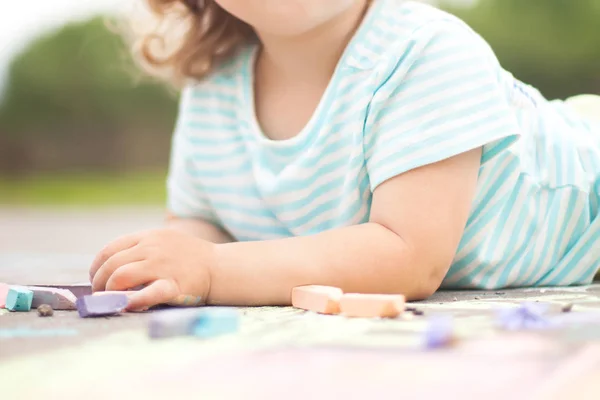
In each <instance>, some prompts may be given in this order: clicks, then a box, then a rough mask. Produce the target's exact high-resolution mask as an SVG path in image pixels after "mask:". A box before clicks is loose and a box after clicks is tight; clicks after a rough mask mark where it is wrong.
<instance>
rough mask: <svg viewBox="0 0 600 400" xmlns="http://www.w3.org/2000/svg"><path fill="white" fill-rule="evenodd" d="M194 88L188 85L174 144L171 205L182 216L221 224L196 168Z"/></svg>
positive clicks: (168, 189)
mask: <svg viewBox="0 0 600 400" xmlns="http://www.w3.org/2000/svg"><path fill="white" fill-rule="evenodd" d="M190 101H191V89H184V91H183V93H182V95H181V100H180V104H179V114H178V117H177V123H176V126H175V132H174V134H173V139H172V145H171V159H170V165H169V174H168V177H167V208H168V210H169V211H170V212H171V213H172V214H173V215H175V216H177V217H180V218H199V219H203V220H205V221H208V222H211V223H213V224H215V225H219V222H218V218H217V216H216V215H215V213H214V210H213V208H212V207H211V206H210V204H209V203H208V201H207V200H206V197H205V195H204V193H203V192H202V190H201V187H200V185H199V184H198V183H197V182H196V178H195V176H194V172H193V146H191V143H190V133H189V125H188V123H187V119H188V117H187V113H188V110H189V109H190Z"/></svg>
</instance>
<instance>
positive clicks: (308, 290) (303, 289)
mask: <svg viewBox="0 0 600 400" xmlns="http://www.w3.org/2000/svg"><path fill="white" fill-rule="evenodd" d="M343 294H344V293H343V292H342V289H339V288H336V287H331V286H317V285H310V286H299V287H295V288H294V289H292V305H293V306H294V307H296V308H301V309H303V310H308V311H314V312H318V313H321V314H338V313H339V312H340V298H341V297H342V295H343Z"/></svg>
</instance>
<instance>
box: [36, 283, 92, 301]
mask: <svg viewBox="0 0 600 400" xmlns="http://www.w3.org/2000/svg"><path fill="white" fill-rule="evenodd" d="M27 287H40V288H47V289H62V290H68V291H69V292H71V293H73V295H74V296H75V298H80V297H83V296H89V295H91V294H92V286H91V285H90V284H89V283H75V284H71V285H27Z"/></svg>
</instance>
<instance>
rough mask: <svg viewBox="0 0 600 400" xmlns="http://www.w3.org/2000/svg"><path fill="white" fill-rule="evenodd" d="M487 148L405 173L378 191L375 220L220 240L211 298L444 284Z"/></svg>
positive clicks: (424, 291) (250, 299) (408, 290)
mask: <svg viewBox="0 0 600 400" xmlns="http://www.w3.org/2000/svg"><path fill="white" fill-rule="evenodd" d="M480 156H481V150H480V149H477V150H473V151H470V152H468V153H465V154H461V155H459V156H456V157H453V158H451V159H448V160H445V161H441V162H438V163H436V164H432V165H428V166H425V167H421V168H418V169H415V170H412V171H409V172H407V173H405V174H402V175H399V176H397V177H395V178H392V179H390V180H388V181H387V182H385V183H383V184H382V185H380V186H379V187H378V188H377V189H376V190H375V193H374V197H373V205H372V211H371V218H370V222H369V223H366V224H363V225H358V226H352V227H347V228H340V229H335V230H332V231H329V232H324V233H322V234H318V235H314V236H306V237H298V238H290V239H283V240H272V241H264V242H248V243H231V244H223V245H219V246H217V250H216V252H217V253H216V255H217V257H216V260H217V261H216V263H217V264H216V265H215V266H214V267H213V268H212V269H211V285H210V287H211V289H210V294H209V298H208V301H209V302H210V303H212V304H234V305H265V304H275V305H279V304H281V305H283V304H289V303H290V292H291V289H292V288H293V287H295V286H298V285H305V284H321V285H331V286H337V287H340V288H342V289H343V290H344V291H346V292H362V293H402V294H404V295H406V297H407V298H408V299H422V298H426V297H428V296H429V295H431V294H433V293H434V292H435V291H436V290H437V289H438V288H439V286H440V284H441V282H442V280H443V278H444V276H445V275H446V272H447V271H448V269H449V267H450V265H451V263H452V260H453V258H454V255H455V253H456V250H457V247H458V244H459V242H460V238H461V236H462V233H463V230H464V227H465V225H466V222H467V218H468V215H469V211H470V209H471V204H472V201H473V198H474V192H475V187H476V182H477V175H478V170H479V165H480Z"/></svg>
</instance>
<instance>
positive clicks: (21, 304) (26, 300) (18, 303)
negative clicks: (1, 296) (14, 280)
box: [6, 287, 33, 311]
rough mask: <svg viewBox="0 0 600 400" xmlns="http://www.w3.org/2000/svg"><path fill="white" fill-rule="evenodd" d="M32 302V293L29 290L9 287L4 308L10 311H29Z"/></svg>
mask: <svg viewBox="0 0 600 400" xmlns="http://www.w3.org/2000/svg"><path fill="white" fill-rule="evenodd" d="M32 301H33V292H32V291H31V290H29V289H25V288H19V287H11V288H10V289H8V294H7V295H6V308H7V309H9V310H10V311H29V310H31V302H32Z"/></svg>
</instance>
